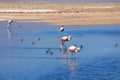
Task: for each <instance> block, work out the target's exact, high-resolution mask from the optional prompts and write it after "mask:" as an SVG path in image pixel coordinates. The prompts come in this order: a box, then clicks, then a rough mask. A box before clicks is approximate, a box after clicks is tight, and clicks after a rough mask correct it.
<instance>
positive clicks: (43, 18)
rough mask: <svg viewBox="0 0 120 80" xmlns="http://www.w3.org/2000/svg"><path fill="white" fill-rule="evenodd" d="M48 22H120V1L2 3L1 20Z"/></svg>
mask: <svg viewBox="0 0 120 80" xmlns="http://www.w3.org/2000/svg"><path fill="white" fill-rule="evenodd" d="M9 19H11V20H14V21H30V22H48V23H53V24H57V25H98V24H120V3H105V4H23V3H21V4H18V3H0V21H7V20H9Z"/></svg>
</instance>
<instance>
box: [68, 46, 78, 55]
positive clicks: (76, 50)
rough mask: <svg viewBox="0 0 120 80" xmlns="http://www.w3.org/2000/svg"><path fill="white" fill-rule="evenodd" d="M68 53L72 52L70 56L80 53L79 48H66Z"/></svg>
mask: <svg viewBox="0 0 120 80" xmlns="http://www.w3.org/2000/svg"><path fill="white" fill-rule="evenodd" d="M68 51H70V52H72V56H73V53H77V52H80V48H78V47H76V46H74V45H73V46H70V47H69V48H68Z"/></svg>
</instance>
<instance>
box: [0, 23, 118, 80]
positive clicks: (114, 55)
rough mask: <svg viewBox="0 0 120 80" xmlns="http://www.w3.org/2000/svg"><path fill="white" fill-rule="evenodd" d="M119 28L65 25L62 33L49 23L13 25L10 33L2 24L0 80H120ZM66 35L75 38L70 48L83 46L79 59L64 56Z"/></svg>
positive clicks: (4, 24)
mask: <svg viewBox="0 0 120 80" xmlns="http://www.w3.org/2000/svg"><path fill="white" fill-rule="evenodd" d="M119 26H120V25H97V26H65V32H64V33H61V32H60V31H59V28H60V27H61V26H56V25H51V24H47V23H27V22H13V23H12V24H11V25H10V30H7V22H0V80H119V79H120V77H119V75H120V68H119V67H120V27H119ZM64 35H71V36H72V40H71V41H70V42H67V43H66V46H67V47H69V46H70V45H73V44H76V45H77V46H80V45H81V44H82V45H83V49H82V50H81V52H80V53H76V54H74V57H76V59H71V58H69V59H66V58H63V55H64V54H62V53H60V51H59V48H60V43H61V42H60V41H59V38H60V37H61V36H64ZM33 42H34V44H33ZM116 44H118V46H115V45H116ZM48 48H50V49H51V52H53V54H52V55H51V54H47V53H46V50H47V49H48ZM67 54H70V53H69V52H67Z"/></svg>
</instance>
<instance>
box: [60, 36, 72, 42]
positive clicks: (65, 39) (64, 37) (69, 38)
mask: <svg viewBox="0 0 120 80" xmlns="http://www.w3.org/2000/svg"><path fill="white" fill-rule="evenodd" d="M71 39H72V38H71V36H63V37H61V38H60V40H61V41H62V42H66V41H70V40H71Z"/></svg>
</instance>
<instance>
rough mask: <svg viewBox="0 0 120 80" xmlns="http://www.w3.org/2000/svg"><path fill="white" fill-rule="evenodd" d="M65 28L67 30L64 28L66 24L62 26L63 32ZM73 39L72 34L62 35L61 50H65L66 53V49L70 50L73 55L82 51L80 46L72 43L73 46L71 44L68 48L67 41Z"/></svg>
mask: <svg viewBox="0 0 120 80" xmlns="http://www.w3.org/2000/svg"><path fill="white" fill-rule="evenodd" d="M64 30H65V29H64V26H62V27H61V28H60V31H61V32H62V33H63V32H64ZM71 39H72V37H71V36H70V35H68V36H62V37H61V38H60V41H61V50H63V53H65V52H66V50H67V51H70V52H71V54H72V56H73V54H74V53H77V52H80V48H79V47H77V46H76V45H71V46H69V47H68V48H67V47H66V45H65V42H69V41H71ZM82 48H83V45H81V49H82Z"/></svg>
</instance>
